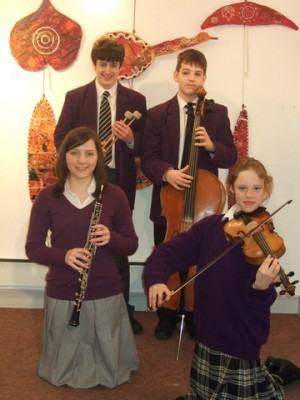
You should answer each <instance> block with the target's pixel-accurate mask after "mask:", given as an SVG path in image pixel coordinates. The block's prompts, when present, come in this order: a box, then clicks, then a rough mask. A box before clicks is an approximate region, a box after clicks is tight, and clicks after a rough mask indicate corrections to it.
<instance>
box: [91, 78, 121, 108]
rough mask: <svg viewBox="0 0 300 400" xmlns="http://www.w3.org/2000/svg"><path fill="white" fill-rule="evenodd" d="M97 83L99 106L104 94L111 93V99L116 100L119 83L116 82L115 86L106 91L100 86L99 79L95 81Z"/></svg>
mask: <svg viewBox="0 0 300 400" xmlns="http://www.w3.org/2000/svg"><path fill="white" fill-rule="evenodd" d="M95 82H96V91H97V98H98V101H99V104H100V102H101V99H102V95H103V93H104V92H109V94H110V97H111V99H115V97H116V95H117V86H118V82H116V83H115V84H114V86H112V87H111V88H110V89H104V88H103V87H102V86H100V85H99V83H98V81H97V79H96V80H95Z"/></svg>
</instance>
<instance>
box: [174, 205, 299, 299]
mask: <svg viewBox="0 0 300 400" xmlns="http://www.w3.org/2000/svg"><path fill="white" fill-rule="evenodd" d="M292 201H293V200H288V201H286V202H285V203H284V204H282V205H281V206H280V207H278V208H277V210H275V211H273V212H272V214H270V215H269V216H268V218H266V219H265V220H263V221H261V222H260V223H259V224H258V225H257V226H255V227H254V228H252V229H251V230H250V231H249V232H247V233H246V234H245V235H244V236H243V237H242V238H240V239H238V240H237V241H236V242H234V243H233V244H232V245H231V246H230V247H228V248H227V249H225V250H224V251H222V252H221V253H220V254H219V255H217V256H216V257H215V258H213V259H212V260H211V261H210V262H208V263H207V264H206V265H205V266H204V267H203V268H201V269H200V271H199V272H197V273H196V274H195V275H193V276H192V277H191V278H189V279H188V280H187V281H185V282H184V283H183V284H182V285H180V286H178V288H176V289H173V290H171V296H173V295H174V294H176V293H177V292H179V291H180V290H182V289H183V288H184V287H185V286H187V285H188V284H189V283H191V282H192V281H193V280H194V279H196V278H197V277H198V276H199V275H201V274H203V272H205V271H206V270H207V269H208V268H210V267H211V266H212V265H214V264H215V263H216V262H217V261H219V260H220V259H221V258H222V257H224V256H225V255H226V254H227V253H229V252H230V251H231V250H232V249H234V248H235V247H237V246H238V245H239V244H241V243H242V242H243V241H244V239H245V238H247V237H248V236H251V235H252V234H253V233H254V231H257V230H258V229H259V228H260V227H261V226H262V225H264V224H265V223H267V222H268V221H269V220H270V219H271V218H272V217H273V215H275V214H277V213H278V211H280V210H281V209H282V208H283V207H285V206H286V205H287V204H291V202H292Z"/></svg>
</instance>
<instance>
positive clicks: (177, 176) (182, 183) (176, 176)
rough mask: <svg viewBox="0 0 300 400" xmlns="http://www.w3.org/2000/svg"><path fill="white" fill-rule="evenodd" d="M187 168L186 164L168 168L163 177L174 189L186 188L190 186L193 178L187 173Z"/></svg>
mask: <svg viewBox="0 0 300 400" xmlns="http://www.w3.org/2000/svg"><path fill="white" fill-rule="evenodd" d="M188 169H189V166H188V165H187V166H185V167H184V168H182V169H169V170H168V171H167V172H166V174H165V178H166V180H167V182H168V183H169V184H170V185H172V186H173V187H174V188H175V189H177V190H184V189H187V188H189V187H190V186H191V183H192V180H193V177H192V176H191V175H188Z"/></svg>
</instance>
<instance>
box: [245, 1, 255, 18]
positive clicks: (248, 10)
mask: <svg viewBox="0 0 300 400" xmlns="http://www.w3.org/2000/svg"><path fill="white" fill-rule="evenodd" d="M245 4H247V3H245ZM255 13H256V10H255V8H254V6H253V5H245V6H244V7H242V9H241V17H242V18H243V19H245V20H246V21H247V20H251V19H253V18H254V17H255Z"/></svg>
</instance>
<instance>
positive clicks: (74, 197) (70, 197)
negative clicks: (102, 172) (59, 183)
mask: <svg viewBox="0 0 300 400" xmlns="http://www.w3.org/2000/svg"><path fill="white" fill-rule="evenodd" d="M95 189H96V181H95V178H94V176H93V178H92V181H91V183H90V185H89V187H88V189H87V192H88V196H87V198H86V199H85V200H84V202H83V203H81V201H80V200H79V197H78V196H77V195H76V194H75V193H74V192H72V191H71V189H70V186H69V183H68V180H66V182H65V190H64V196H65V197H66V198H67V199H68V200H69V202H70V203H71V204H72V205H73V206H74V207H77V208H79V209H81V208H84V207H86V206H88V205H89V204H91V203H92V202H93V201H94V200H95V197H94V196H93V195H92V193H94V191H95Z"/></svg>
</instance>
